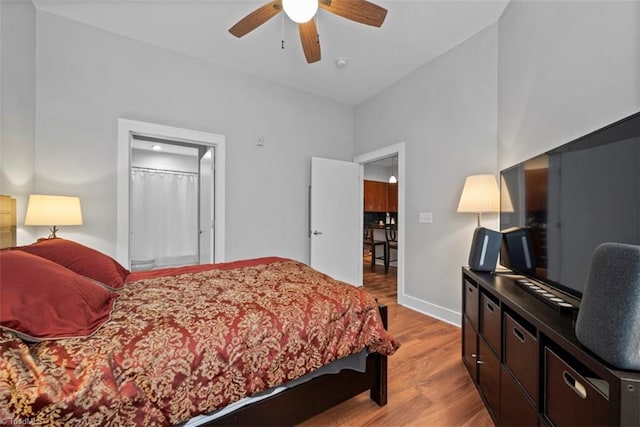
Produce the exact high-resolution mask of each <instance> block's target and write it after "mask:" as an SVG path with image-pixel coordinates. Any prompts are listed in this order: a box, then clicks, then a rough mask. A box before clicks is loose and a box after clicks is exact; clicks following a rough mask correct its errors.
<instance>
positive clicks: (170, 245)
mask: <svg viewBox="0 0 640 427" xmlns="http://www.w3.org/2000/svg"><path fill="white" fill-rule="evenodd" d="M130 205H131V260H132V261H134V260H148V259H154V260H155V267H154V268H161V267H173V266H179V265H187V264H197V263H198V246H199V238H198V175H197V174H196V173H187V172H184V173H183V172H173V171H162V170H153V169H140V168H132V169H131V204H130Z"/></svg>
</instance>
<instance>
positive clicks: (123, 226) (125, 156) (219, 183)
mask: <svg viewBox="0 0 640 427" xmlns="http://www.w3.org/2000/svg"><path fill="white" fill-rule="evenodd" d="M133 134H136V135H145V136H150V137H155V138H161V139H168V140H174V141H184V142H188V143H192V144H197V145H204V146H208V147H214V149H215V156H214V168H215V169H214V176H213V179H214V196H213V197H214V213H213V215H214V230H213V231H214V242H213V245H214V262H216V263H218V262H224V261H225V175H226V173H225V143H226V138H225V136H223V135H216V134H213V133H209V132H201V131H197V130H192V129H184V128H178V127H173V126H166V125H161V124H156V123H149V122H141V121H137V120H129V119H123V118H118V141H117V144H118V145H117V171H116V175H117V198H116V200H117V202H116V204H117V207H116V210H117V213H116V220H117V227H116V259H117V261H118V262H119V263H120V264H122V265H124V266H126V267H127V268H130V260H129V252H130V246H131V239H130V237H131V236H130V215H131V212H130V208H129V195H130V183H131V180H130V178H129V174H130V170H131V137H132V135H133Z"/></svg>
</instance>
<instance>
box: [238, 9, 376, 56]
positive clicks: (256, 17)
mask: <svg viewBox="0 0 640 427" xmlns="http://www.w3.org/2000/svg"><path fill="white" fill-rule="evenodd" d="M318 8H321V9H323V10H326V11H328V12H331V13H333V14H335V15H338V16H342V17H343V18H347V19H350V20H352V21H355V22H359V23H361V24H366V25H371V26H374V27H380V26H381V25H382V23H383V22H384V18H385V17H386V16H387V9H385V8H383V7H380V6H378V5H375V4H373V3H370V2H368V1H366V0H273V1H271V2H269V3H267V4H265V5H264V6H262V7H259V8H258V9H256V10H254V11H253V12H251V13H250V14H248V15H247V16H245V17H244V18H242V19H241V20H240V21H238V22H237V23H236V24H235V25H234V26H233V27H231V28H230V29H229V32H230V33H231V34H233V35H234V36H236V37H238V38H239V37H242V36H244V35H245V34H247V33H250V32H251V31H253V30H255V29H256V28H258V27H259V26H260V25H262V24H264V23H265V22H267V21H268V20H269V19H271V18H273V17H274V16H276V15H277V14H278V13H280V12H282V11H283V10H284V12H285V13H286V14H287V16H288V17H289V18H291V20H293V21H294V22H296V23H297V24H298V32H299V33H300V41H301V42H302V49H303V50H304V55H305V57H306V58H307V62H308V63H309V64H311V63H313V62H316V61H319V60H320V40H319V38H318V31H317V29H316V22H315V21H314V20H313V17H314V16H315V15H316V13H317V11H318Z"/></svg>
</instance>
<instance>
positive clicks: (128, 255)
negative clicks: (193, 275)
mask: <svg viewBox="0 0 640 427" xmlns="http://www.w3.org/2000/svg"><path fill="white" fill-rule="evenodd" d="M224 142H225V141H224V137H223V136H220V135H214V134H209V133H205V132H199V131H194V130H189V129H181V128H174V127H169V126H164V125H157V124H152V123H145V122H137V121H132V120H127V119H119V120H118V224H117V225H118V239H117V248H116V254H117V256H116V258H117V259H118V261H119V262H121V263H122V264H123V265H127V266H129V268H130V269H131V270H132V271H143V270H151V269H158V268H165V267H177V266H182V265H192V264H205V263H211V262H223V261H224V225H225V217H224V200H225V198H224V160H225V147H224ZM123 261H124V262H123Z"/></svg>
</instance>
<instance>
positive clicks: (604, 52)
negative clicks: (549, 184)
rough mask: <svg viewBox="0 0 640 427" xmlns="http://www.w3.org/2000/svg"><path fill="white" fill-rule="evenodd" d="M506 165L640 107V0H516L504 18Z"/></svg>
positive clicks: (501, 133) (502, 143) (501, 121)
mask: <svg viewBox="0 0 640 427" xmlns="http://www.w3.org/2000/svg"><path fill="white" fill-rule="evenodd" d="M499 46H500V49H499V76H500V79H499V102H498V105H499V114H498V140H499V150H498V151H499V166H500V169H503V168H505V167H508V166H511V165H513V164H515V163H518V162H520V161H522V160H525V159H527V158H529V157H532V156H533V155H536V154H539V153H541V152H544V151H546V150H548V149H550V148H553V147H556V146H558V145H561V144H564V143H566V142H569V141H571V140H573V139H575V138H577V137H579V136H582V135H585V134H587V133H589V132H592V131H594V130H596V129H599V128H601V127H603V126H605V125H607V124H610V123H613V122H615V121H617V120H619V119H622V118H623V117H626V116H628V115H630V114H632V113H635V112H638V111H640V77H639V76H640V2H638V1H617V0H600V1H596V0H593V1H521V0H512V1H511V2H510V3H509V5H508V6H507V8H506V9H505V12H504V13H503V14H502V16H501V18H500V21H499Z"/></svg>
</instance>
